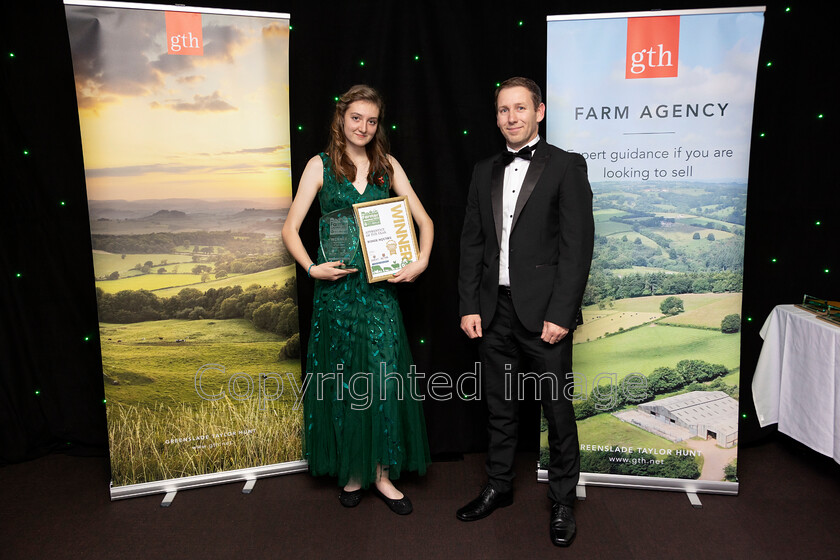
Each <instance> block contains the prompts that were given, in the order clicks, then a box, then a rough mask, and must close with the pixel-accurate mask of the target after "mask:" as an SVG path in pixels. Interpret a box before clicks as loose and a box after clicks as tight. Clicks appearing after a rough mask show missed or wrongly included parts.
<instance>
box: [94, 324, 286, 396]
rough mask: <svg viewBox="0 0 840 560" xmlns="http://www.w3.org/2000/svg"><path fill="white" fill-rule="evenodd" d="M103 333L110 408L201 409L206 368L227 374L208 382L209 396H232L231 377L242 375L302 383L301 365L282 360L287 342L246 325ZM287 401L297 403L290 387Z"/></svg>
mask: <svg viewBox="0 0 840 560" xmlns="http://www.w3.org/2000/svg"><path fill="white" fill-rule="evenodd" d="M99 329H100V337H101V343H102V369H103V373H104V376H105V396H106V398H107V399H108V402H109V403H115V402H118V403H123V404H132V405H144V406H155V405H157V404H164V405H167V406H171V405H176V404H178V403H188V404H198V403H200V402H202V400H203V399H202V397H201V396H199V394H198V392H197V391H196V387H195V377H196V372H198V370H199V368H201V367H202V366H204V365H206V364H218V365H219V366H221V367H222V368H224V371H223V372H222V371H209V372H208V373H206V374H205V375H203V376H202V385H201V388H202V390H203V391H204V392H205V394H208V395H210V394H218V393H219V392H220V391H224V393H225V394H228V393H229V392H230V390H229V387H228V386H227V383H228V380H229V378H230V376H231V375H233V374H236V373H240V372H241V373H244V374H246V375H248V376H250V377H251V378H252V380H257V379H258V376H259V374H261V373H280V374H284V378H285V373H286V372H290V373H293V374H294V375H296V376H297V378H298V379H299V377H300V361H299V360H297V359H295V360H285V361H282V362H280V361H278V360H277V356H278V353H279V352H280V349H281V348H282V347H283V344H284V342H285V341H284V340H282V339H281V338H280V337H278V336H277V335H275V334H272V333H268V332H264V331H259V330H256V329H255V328H254V326H253V325H252V324H251V323H250V322H249V321H246V320H245V319H229V320H224V321H222V320H202V321H181V320H175V319H172V320H166V321H147V322H144V323H132V324H125V325H118V324H113V323H102V324H100V327H99ZM178 340H183V342H177V341H178ZM242 381H243V383H244V378H242ZM254 382H255V383H256V381H254ZM244 390H245V389H241V390H240V392H241V391H244ZM254 391H256V385H255V386H254ZM283 397H284V400H285V398H286V397H288V398H289V399H292V397H293V394H292V391H291V388H289V387H286V390H284V393H283Z"/></svg>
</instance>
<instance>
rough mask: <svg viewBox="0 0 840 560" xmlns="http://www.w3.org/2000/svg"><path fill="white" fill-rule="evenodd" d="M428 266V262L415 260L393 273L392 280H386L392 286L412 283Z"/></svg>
mask: <svg viewBox="0 0 840 560" xmlns="http://www.w3.org/2000/svg"><path fill="white" fill-rule="evenodd" d="M427 266H429V263H428V261H424V260H416V261H414V262H410V263H408V264H407V265H405V266H404V267H402V268H401V269H399V270H398V271H396V272H395V273H394V277H393V278H388V282H391V283H392V284H394V283H397V282H414V281H415V280H416V279H417V277H418V276H420V274H422V273H423V271H424V270H426V267H427Z"/></svg>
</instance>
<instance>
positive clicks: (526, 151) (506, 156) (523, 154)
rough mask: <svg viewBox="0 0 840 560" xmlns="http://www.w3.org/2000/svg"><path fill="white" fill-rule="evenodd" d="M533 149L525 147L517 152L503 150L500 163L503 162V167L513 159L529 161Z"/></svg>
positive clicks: (532, 147)
mask: <svg viewBox="0 0 840 560" xmlns="http://www.w3.org/2000/svg"><path fill="white" fill-rule="evenodd" d="M534 148H535V147H534V146H525V147H524V148H522V149H521V150H519V151H518V152H511V151H510V150H505V151H504V152H502V162H504V164H505V165H508V164H509V163H510V162H512V161H513V159H514V158H522V159H527V160H530V159H531V155H532V154H531V153H532V152H533V150H534Z"/></svg>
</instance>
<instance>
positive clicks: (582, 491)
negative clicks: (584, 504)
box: [575, 484, 586, 501]
mask: <svg viewBox="0 0 840 560" xmlns="http://www.w3.org/2000/svg"><path fill="white" fill-rule="evenodd" d="M575 495H576V496H577V499H578V500H580V501H583V500H585V499H586V486H584V485H583V484H578V485H577V486H575Z"/></svg>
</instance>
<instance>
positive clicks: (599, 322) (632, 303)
mask: <svg viewBox="0 0 840 560" xmlns="http://www.w3.org/2000/svg"><path fill="white" fill-rule="evenodd" d="M666 297H669V296H645V297H638V298H628V299H619V300H615V301H613V302H612V303H613V305H612V306H611V307H607V308H605V309H599V308H598V306H597V305H589V306H587V307H584V308H583V319H584V322H583V325H581V326H580V327H578V328H577V329H576V330H575V334H574V337H575V344H580V343H585V342H586V341H587V340H589V341H593V340H596V339H598V338H600V337H603V336H604V335H605V334H607V333H617V332H619V329H623V330H625V331H626V330H627V329H630V328H632V327H636V326H639V325H643V324H645V323H650V322H651V321H657V322H658V323H662V324H666V323H669V324H679V325H695V326H699V327H708V328H720V322H721V321H722V320H723V318H724V317H726V316H727V315H729V314H732V313H740V312H741V294H740V293H722V294H713V293H706V294H680V295H679V296H678V297H679V298H680V299H682V300H683V304H684V306H685V312H684V313H680V314H679V315H676V316H673V317H666V316H665V315H663V314H662V313H661V312H660V310H659V304H660V303H661V302H662V300H664V299H665V298H666Z"/></svg>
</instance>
